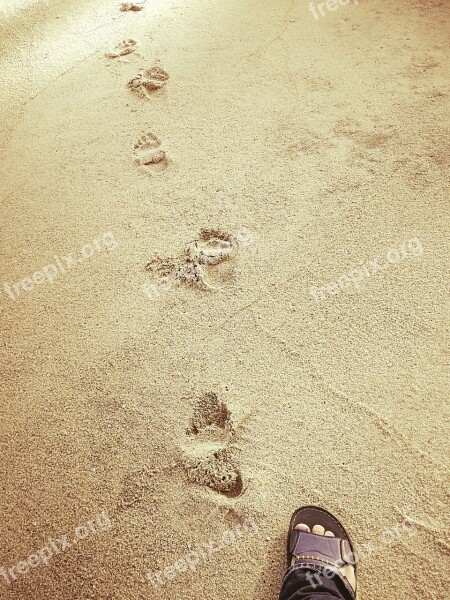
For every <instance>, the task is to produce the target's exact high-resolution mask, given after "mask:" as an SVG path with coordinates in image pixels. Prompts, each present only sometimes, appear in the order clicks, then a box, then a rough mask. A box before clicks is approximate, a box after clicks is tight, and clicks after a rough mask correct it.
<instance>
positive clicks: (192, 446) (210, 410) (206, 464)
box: [184, 392, 244, 498]
mask: <svg viewBox="0 0 450 600" xmlns="http://www.w3.org/2000/svg"><path fill="white" fill-rule="evenodd" d="M186 434H187V444H186V446H185V452H184V468H185V470H186V473H187V476H188V480H189V481H190V482H192V483H197V484H199V485H204V486H207V487H209V488H211V489H212V490H214V491H216V492H219V493H220V494H224V495H225V496H227V497H229V498H235V497H237V496H239V495H240V494H242V491H243V489H244V484H243V480H242V476H241V472H240V469H239V466H238V462H237V459H236V456H235V452H233V450H232V449H230V448H229V443H230V440H231V439H232V437H233V435H234V425H233V422H232V418H231V413H230V411H229V409H228V407H227V406H226V404H225V403H224V402H221V401H220V400H219V398H218V396H217V394H215V393H214V392H207V393H206V394H204V395H203V396H202V397H201V398H200V399H199V400H198V401H197V403H196V405H195V406H194V411H193V416H192V418H191V422H190V425H189V427H188V429H187V431H186Z"/></svg>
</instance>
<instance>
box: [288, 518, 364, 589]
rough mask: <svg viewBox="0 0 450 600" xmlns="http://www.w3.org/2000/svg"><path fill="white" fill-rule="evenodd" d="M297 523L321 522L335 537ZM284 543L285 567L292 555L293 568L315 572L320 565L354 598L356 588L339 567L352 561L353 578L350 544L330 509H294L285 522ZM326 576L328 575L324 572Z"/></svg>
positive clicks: (353, 557) (352, 553)
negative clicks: (287, 524)
mask: <svg viewBox="0 0 450 600" xmlns="http://www.w3.org/2000/svg"><path fill="white" fill-rule="evenodd" d="M299 523H304V524H305V525H308V527H309V528H310V529H311V530H312V528H313V527H314V525H322V527H324V528H325V531H331V532H332V533H333V534H334V535H335V537H328V536H325V535H317V534H315V533H310V532H307V531H301V530H299V529H295V526H296V525H298V524H299ZM287 546H288V547H287V553H288V567H290V566H291V563H292V559H293V558H294V557H295V563H294V564H295V566H296V567H297V568H304V569H310V570H313V571H315V572H318V573H321V572H323V570H324V569H327V570H328V573H330V572H334V573H335V575H336V576H337V577H338V578H339V579H340V581H341V582H342V583H343V584H344V586H345V588H346V589H347V590H348V591H349V592H350V593H351V597H352V598H356V590H355V591H354V590H353V588H352V586H351V585H350V583H349V582H348V579H347V577H345V575H344V574H343V573H341V571H340V568H341V567H343V566H344V565H352V566H353V567H354V569H355V578H356V561H355V555H354V552H353V546H352V543H351V541H350V537H349V535H348V534H347V532H346V531H345V529H344V527H343V526H342V525H341V524H340V523H339V522H338V521H337V520H336V519H335V518H334V517H333V515H332V514H331V513H329V512H328V511H326V510H324V509H323V508H318V507H317V506H303V507H302V508H299V509H298V510H296V511H295V512H294V514H293V515H292V518H291V523H290V525H289V535H288V545H287ZM333 577H334V575H333ZM327 579H330V577H329V576H328V577H327Z"/></svg>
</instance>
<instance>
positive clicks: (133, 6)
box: [120, 0, 145, 12]
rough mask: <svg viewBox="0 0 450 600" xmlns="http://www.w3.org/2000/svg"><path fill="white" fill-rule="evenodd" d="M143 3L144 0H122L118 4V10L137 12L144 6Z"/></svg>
mask: <svg viewBox="0 0 450 600" xmlns="http://www.w3.org/2000/svg"><path fill="white" fill-rule="evenodd" d="M144 4H145V0H144V2H122V4H121V5H120V10H121V11H122V12H126V11H128V10H132V11H135V12H137V11H139V10H142V9H143V8H144Z"/></svg>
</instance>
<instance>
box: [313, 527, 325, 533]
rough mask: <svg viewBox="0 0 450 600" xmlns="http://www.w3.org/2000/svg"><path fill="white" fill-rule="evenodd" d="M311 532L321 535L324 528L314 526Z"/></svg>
mask: <svg viewBox="0 0 450 600" xmlns="http://www.w3.org/2000/svg"><path fill="white" fill-rule="evenodd" d="M312 532H313V533H316V534H317V535H323V534H324V533H325V527H322V525H314V527H313V528H312Z"/></svg>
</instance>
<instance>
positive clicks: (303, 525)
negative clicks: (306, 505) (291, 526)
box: [295, 523, 311, 531]
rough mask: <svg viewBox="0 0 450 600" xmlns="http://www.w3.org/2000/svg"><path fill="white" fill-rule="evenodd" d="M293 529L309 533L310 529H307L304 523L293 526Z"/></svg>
mask: <svg viewBox="0 0 450 600" xmlns="http://www.w3.org/2000/svg"><path fill="white" fill-rule="evenodd" d="M295 529H299V530H300V531H311V529H310V528H309V527H308V525H305V523H299V524H298V525H296V526H295Z"/></svg>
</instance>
